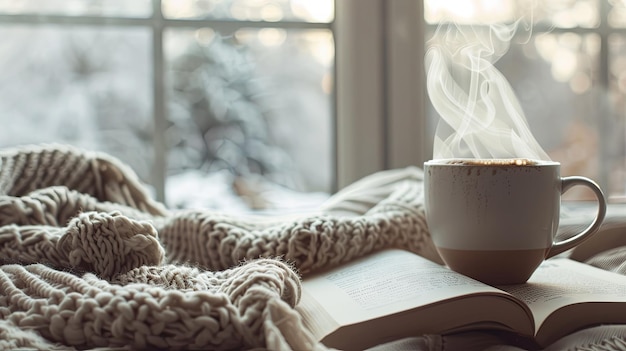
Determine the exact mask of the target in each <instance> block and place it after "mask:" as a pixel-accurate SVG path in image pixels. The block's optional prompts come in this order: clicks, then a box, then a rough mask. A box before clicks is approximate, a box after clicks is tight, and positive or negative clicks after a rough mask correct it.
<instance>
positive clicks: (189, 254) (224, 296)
mask: <svg viewBox="0 0 626 351" xmlns="http://www.w3.org/2000/svg"><path fill="white" fill-rule="evenodd" d="M0 162H1V165H0V264H1V266H0V317H1V320H0V349H11V350H15V349H20V348H22V349H41V350H51V349H90V348H91V349H93V348H107V349H110V348H119V349H168V350H177V349H179V350H189V349H202V350H206V349H222V350H227V349H237V350H239V349H252V348H261V349H263V348H267V349H272V350H290V349H295V350H312V349H324V346H323V345H321V344H318V343H316V342H315V340H313V339H312V338H311V337H310V335H309V334H308V333H307V332H306V331H305V330H304V329H303V328H302V323H301V320H300V317H299V315H298V314H297V313H296V312H295V311H294V309H293V307H294V306H295V305H296V303H297V302H298V299H299V296H300V288H301V286H300V279H301V277H302V276H305V275H307V274H309V273H311V272H313V271H316V270H318V269H322V268H327V267H331V266H335V265H338V264H341V263H343V262H346V261H349V260H352V259H354V258H356V257H358V256H361V255H364V254H366V253H369V252H372V251H374V250H377V249H380V248H383V247H391V246H400V247H402V248H405V249H408V250H411V251H413V252H416V253H419V254H422V255H424V256H426V257H429V258H431V259H434V260H437V259H438V256H437V255H436V253H435V250H434V249H433V246H432V243H431V241H430V238H429V235H428V232H427V228H426V223H425V220H424V212H423V208H422V205H421V204H422V201H421V190H422V187H421V183H420V180H421V171H420V170H419V169H417V168H406V169H402V170H395V171H393V172H392V171H389V172H387V173H385V172H381V173H380V174H377V175H372V176H370V177H367V178H365V179H363V180H361V181H359V182H356V183H354V184H353V185H351V186H349V187H347V188H345V189H344V190H342V191H341V192H339V193H337V194H335V195H333V196H332V197H331V199H330V200H329V201H328V203H326V204H325V205H324V206H322V207H321V208H319V209H318V210H317V211H316V212H315V213H309V214H306V215H301V216H290V217H255V216H251V215H249V216H247V215H246V216H227V215H224V214H220V213H217V212H215V211H210V210H206V209H204V210H203V209H196V210H177V211H173V210H168V209H166V208H165V206H163V205H162V204H160V203H158V202H156V201H154V200H152V199H151V198H150V196H149V194H148V192H147V191H146V189H145V188H144V187H143V186H142V184H141V183H140V182H139V181H138V178H137V176H136V175H135V173H134V172H133V171H132V170H131V169H130V168H128V167H127V166H126V165H124V164H122V163H121V162H120V161H118V160H117V159H115V158H113V157H111V156H109V155H106V154H100V153H94V152H87V151H84V150H78V149H74V148H70V147H66V146H59V145H53V146H31V147H27V148H17V149H9V150H4V151H0ZM365 190H367V191H365ZM364 191H365V192H364Z"/></svg>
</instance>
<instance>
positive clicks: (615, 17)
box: [608, 0, 626, 28]
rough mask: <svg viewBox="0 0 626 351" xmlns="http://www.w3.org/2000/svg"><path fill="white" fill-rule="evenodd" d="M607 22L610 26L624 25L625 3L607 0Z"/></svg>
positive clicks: (625, 15) (622, 26) (620, 26)
mask: <svg viewBox="0 0 626 351" xmlns="http://www.w3.org/2000/svg"><path fill="white" fill-rule="evenodd" d="M609 4H610V9H609V15H608V23H609V25H610V26H611V27H615V28H624V27H626V4H625V3H624V2H623V1H620V0H609Z"/></svg>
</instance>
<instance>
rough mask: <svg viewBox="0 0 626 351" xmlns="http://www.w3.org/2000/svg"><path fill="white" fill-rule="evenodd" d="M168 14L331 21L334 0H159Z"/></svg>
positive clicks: (270, 19)
mask: <svg viewBox="0 0 626 351" xmlns="http://www.w3.org/2000/svg"><path fill="white" fill-rule="evenodd" d="M162 6H163V14H164V16H165V17H169V18H215V19H235V20H239V21H270V22H278V21H303V22H323V23H328V22H331V21H332V20H333V18H334V16H335V15H334V0H261V1H259V0H163V5H162Z"/></svg>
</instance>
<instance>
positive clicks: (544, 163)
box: [424, 157, 561, 167]
mask: <svg viewBox="0 0 626 351" xmlns="http://www.w3.org/2000/svg"><path fill="white" fill-rule="evenodd" d="M518 159H519V160H528V161H531V164H526V165H525V164H519V166H522V167H523V166H526V167H549V166H560V165H561V163H559V162H557V161H552V160H537V159H530V158H525V157H503V158H489V159H486V158H485V159H482V158H470V157H455V158H438V159H431V160H428V161H425V162H424V166H447V167H500V166H502V165H501V164H469V165H468V164H462V163H448V162H450V161H460V162H463V161H474V160H495V161H501V162H502V161H509V160H518Z"/></svg>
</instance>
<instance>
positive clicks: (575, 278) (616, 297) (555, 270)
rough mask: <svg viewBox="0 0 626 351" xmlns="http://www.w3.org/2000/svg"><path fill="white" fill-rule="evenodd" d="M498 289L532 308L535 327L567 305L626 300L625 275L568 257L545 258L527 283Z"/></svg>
mask: <svg viewBox="0 0 626 351" xmlns="http://www.w3.org/2000/svg"><path fill="white" fill-rule="evenodd" d="M500 289H502V290H504V291H507V292H509V293H511V294H512V295H514V296H516V297H517V298H519V299H520V300H522V301H524V302H525V303H526V304H527V305H528V307H529V308H530V309H531V311H532V312H533V315H534V318H535V326H536V329H538V328H539V327H540V326H541V324H542V323H543V322H544V321H545V320H546V318H548V316H549V315H550V314H552V313H553V312H554V311H556V310H557V309H559V308H562V307H564V306H567V305H571V304H577V303H583V302H614V301H622V302H626V293H625V292H626V276H622V275H619V274H615V273H611V272H607V271H604V270H602V269H599V268H594V267H591V266H589V265H586V264H583V263H580V262H577V261H574V260H570V259H567V258H555V259H551V260H547V261H545V262H544V263H543V264H542V265H541V266H539V268H538V269H537V271H535V273H534V274H533V275H532V276H531V277H530V279H529V280H528V282H527V283H526V284H520V285H509V286H501V287H500ZM582 318H584V316H583V317H582ZM535 332H536V331H535Z"/></svg>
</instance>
